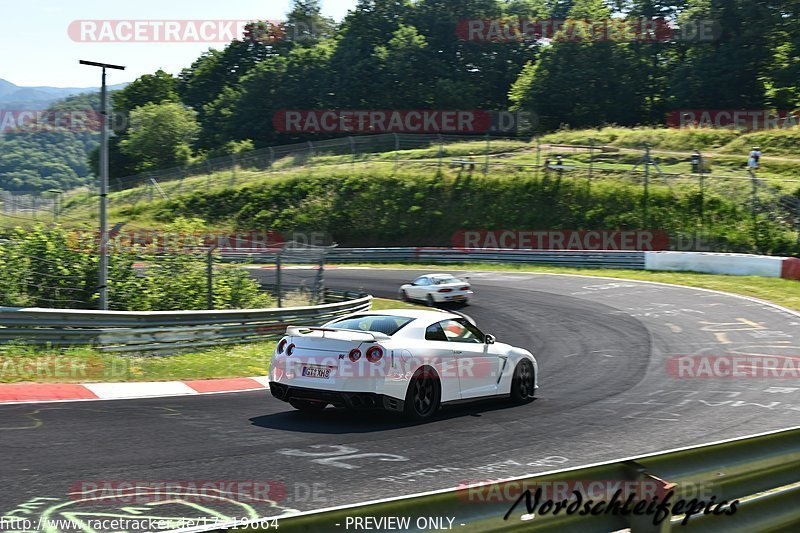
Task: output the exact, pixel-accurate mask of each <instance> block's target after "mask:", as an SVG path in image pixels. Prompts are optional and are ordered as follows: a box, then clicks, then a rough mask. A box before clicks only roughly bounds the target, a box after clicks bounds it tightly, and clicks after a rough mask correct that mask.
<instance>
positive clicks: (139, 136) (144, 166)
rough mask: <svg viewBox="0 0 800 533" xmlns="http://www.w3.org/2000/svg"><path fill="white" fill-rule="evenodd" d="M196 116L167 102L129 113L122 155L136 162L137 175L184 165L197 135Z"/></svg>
mask: <svg viewBox="0 0 800 533" xmlns="http://www.w3.org/2000/svg"><path fill="white" fill-rule="evenodd" d="M196 116H197V114H196V113H195V112H194V111H193V110H191V109H187V108H185V107H184V106H183V105H181V104H178V103H174V102H169V103H165V104H146V105H144V106H142V107H137V108H136V109H134V110H133V111H132V112H131V121H130V129H129V131H128V135H127V138H126V139H125V140H123V141H121V142H120V149H121V150H122V152H123V153H124V154H126V155H128V156H130V157H131V158H132V159H133V160H134V161H136V163H135V166H136V170H137V171H140V172H141V171H147V170H154V169H159V168H168V167H174V166H178V165H183V164H185V163H186V162H188V161H189V159H190V157H191V154H192V148H191V145H192V143H193V142H194V141H195V140H196V138H197V134H198V132H199V129H200V128H199V126H198V124H197V118H196Z"/></svg>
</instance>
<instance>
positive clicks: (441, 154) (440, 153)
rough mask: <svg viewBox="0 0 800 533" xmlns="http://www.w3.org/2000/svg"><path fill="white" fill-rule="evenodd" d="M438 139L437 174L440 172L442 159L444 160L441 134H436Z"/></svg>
mask: <svg viewBox="0 0 800 533" xmlns="http://www.w3.org/2000/svg"><path fill="white" fill-rule="evenodd" d="M437 135H438V138H439V172H440V173H441V172H442V159H444V141H443V140H442V134H441V133H439V134H437Z"/></svg>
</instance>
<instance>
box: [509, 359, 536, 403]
mask: <svg viewBox="0 0 800 533" xmlns="http://www.w3.org/2000/svg"><path fill="white" fill-rule="evenodd" d="M535 383H536V379H535V376H534V370H533V363H531V362H530V361H528V360H527V359H524V360H522V361H520V363H519V364H518V365H517V368H515V369H514V377H513V378H512V380H511V401H512V402H514V403H518V404H522V403H528V402H530V401H532V400H533V399H534V398H535V396H536V389H535V388H534V386H535Z"/></svg>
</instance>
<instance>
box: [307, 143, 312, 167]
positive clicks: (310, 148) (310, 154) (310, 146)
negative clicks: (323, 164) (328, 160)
mask: <svg viewBox="0 0 800 533" xmlns="http://www.w3.org/2000/svg"><path fill="white" fill-rule="evenodd" d="M312 157H314V143H313V142H311V141H308V157H307V158H306V163H308V165H309V166H311V158H312Z"/></svg>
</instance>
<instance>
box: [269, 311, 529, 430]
mask: <svg viewBox="0 0 800 533" xmlns="http://www.w3.org/2000/svg"><path fill="white" fill-rule="evenodd" d="M538 374H539V373H538V366H537V364H536V359H535V358H534V357H533V355H532V354H531V353H530V352H529V351H527V350H523V349H522V348H515V347H513V346H509V345H508V344H501V343H499V342H496V341H495V338H494V337H493V336H492V335H486V334H484V333H482V332H481V331H480V330H479V329H478V328H477V326H475V324H473V322H472V321H471V320H470V319H468V317H466V316H463V315H460V314H456V313H449V312H443V311H434V310H430V311H426V310H417V309H396V310H389V311H366V312H362V313H358V314H354V315H349V316H346V317H344V318H339V319H336V320H334V321H332V322H329V323H327V324H325V325H324V326H322V327H302V326H298V327H289V328H288V329H287V332H286V336H285V337H284V338H283V339H281V340H280V342H279V343H278V345H277V347H276V348H275V354H274V355H273V357H272V362H271V365H270V373H269V387H270V392H271V393H272V395H273V396H274V397H276V398H278V399H279V400H283V401H285V402H288V403H289V404H291V405H292V407H294V408H296V409H299V410H302V411H319V410H322V409H324V408H325V407H326V406H327V405H329V404H332V405H334V406H336V407H348V408H362V409H385V410H389V411H397V412H402V413H405V415H406V416H408V417H409V418H411V419H415V420H423V419H427V418H430V417H432V416H433V415H434V414H435V413H436V412H437V411H438V410H439V407H440V406H441V405H444V404H450V403H454V402H461V401H465V400H474V399H480V398H490V397H506V398H511V400H513V401H514V402H519V403H524V402H527V401H530V400H532V399H533V397H534V394H535V392H536V389H537V388H538Z"/></svg>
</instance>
